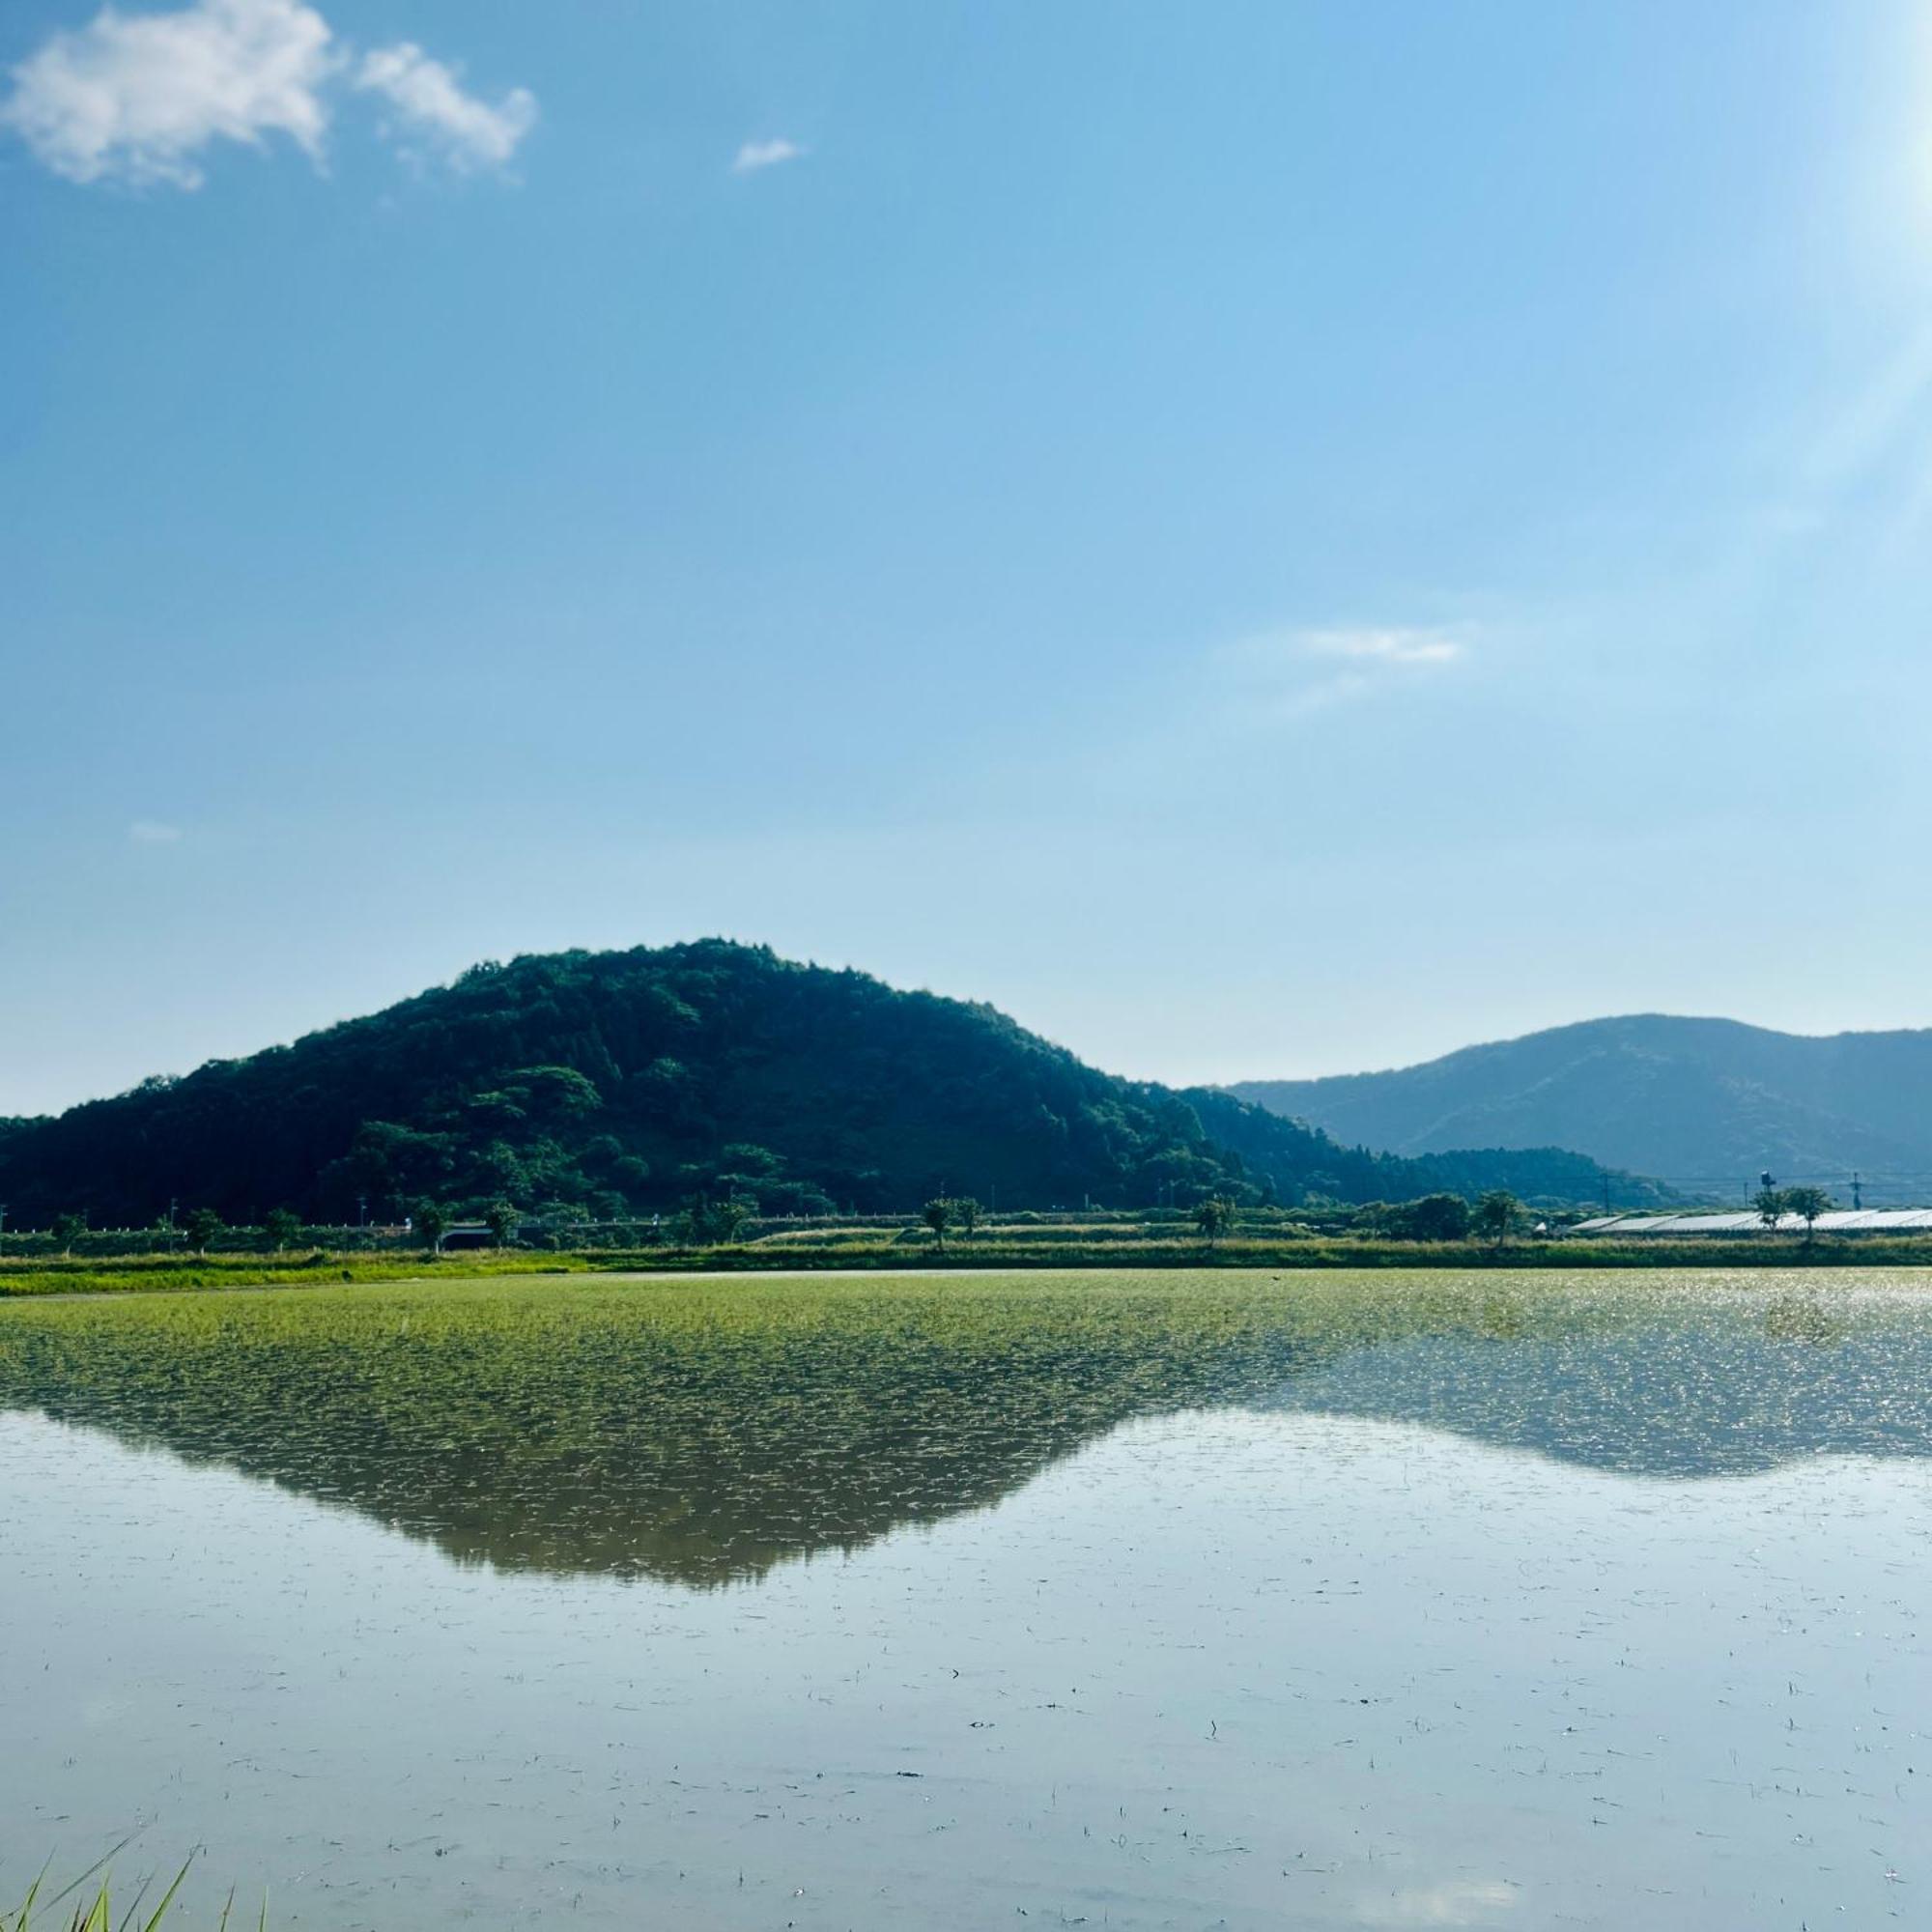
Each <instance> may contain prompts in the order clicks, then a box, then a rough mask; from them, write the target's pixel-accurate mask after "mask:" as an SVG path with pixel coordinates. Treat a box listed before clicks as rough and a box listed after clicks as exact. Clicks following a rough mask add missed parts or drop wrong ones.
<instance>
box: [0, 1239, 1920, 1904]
mask: <svg viewBox="0 0 1932 1932" xmlns="http://www.w3.org/2000/svg"><path fill="white" fill-rule="evenodd" d="M1928 1452H1932V1277H1925V1276H1918V1275H1909V1274H1900V1273H1884V1274H1882V1273H1879V1272H1877V1271H1873V1272H1871V1273H1864V1274H1861V1273H1859V1272H1855V1271H1847V1272H1844V1273H1825V1272H1822V1271H1805V1272H1804V1273H1796V1272H1794V1273H1792V1274H1789V1275H1780V1274H1773V1273H1765V1272H1758V1273H1754V1274H1750V1275H1738V1276H1721V1277H1720V1276H1713V1275H1693V1274H1689V1273H1685V1272H1671V1273H1665V1274H1659V1275H1656V1276H1645V1277H1631V1276H1604V1275H1598V1276H1576V1277H1564V1276H1560V1275H1555V1274H1552V1273H1550V1272H1548V1271H1539V1272H1535V1273H1527V1272H1526V1273H1523V1274H1520V1275H1513V1274H1510V1273H1508V1272H1504V1271H1484V1272H1482V1273H1480V1274H1474V1275H1467V1276H1456V1275H1445V1274H1439V1273H1433V1274H1412V1275H1389V1274H1382V1275H1373V1276H1347V1275H1333V1274H1328V1275H1314V1276H1295V1275H1267V1274H1240V1273H1234V1272H1223V1271H1214V1272H1204V1273H1198V1274H1185V1273H1178V1274H1151V1273H1146V1272H1138V1273H1136V1272H1122V1273H1115V1274H1106V1273H1094V1274H1064V1275H1040V1274H1030V1275H982V1276H970V1275H949V1276H937V1277H934V1276H924V1277H920V1276H906V1277H877V1276H872V1277H859V1278H848V1279H839V1280H831V1279H826V1278H796V1279H792V1280H769V1279H755V1280H754V1279H746V1278H735V1279H734V1278H717V1277H712V1278H706V1279H702V1280H693V1281H667V1280H662V1279H659V1280H638V1281H611V1280H603V1281H596V1280H592V1281H586V1280H584V1279H582V1278H581V1277H579V1278H552V1279H541V1278H538V1279H530V1280H526V1281H515V1280H506V1279H503V1278H497V1279H494V1280H488V1281H479V1282H456V1283H444V1284H436V1285H426V1286H393V1287H369V1286H360V1287H355V1288H353V1289H341V1290H302V1291H288V1292H272V1293H227V1294H206V1295H183V1296H175V1295H166V1296H162V1295H156V1296H129V1297H122V1298H114V1299H99V1300H91V1301H71V1302H64V1303H55V1302H45V1303H27V1302H18V1303H0V1539H3V1541H0V1555H4V1570H0V1577H4V1583H0V1699H4V1702H0V1903H4V1902H7V1901H8V1900H9V1899H10V1898H11V1897H12V1896H13V1895H14V1894H15V1893H18V1892H22V1891H24V1890H25V1889H26V1885H27V1883H28V1882H29V1881H30V1880H31V1877H32V1875H33V1873H34V1872H35V1871H37V1870H38V1869H39V1868H40V1866H41V1865H42V1864H43V1861H46V1860H47V1859H48V1858H49V1857H50V1856H51V1857H52V1859H53V1860H54V1862H55V1865H56V1867H57V1868H60V1869H63V1870H67V1871H77V1870H79V1869H80V1868H81V1867H82V1866H84V1865H86V1864H88V1863H90V1862H91V1861H93V1860H94V1859H96V1858H97V1857H99V1855H100V1854H101V1853H102V1852H103V1851H104V1850H106V1849H107V1848H108V1847H109V1846H111V1845H114V1844H116V1843H118V1842H119V1841H120V1840H122V1839H123V1838H125V1837H127V1836H128V1833H135V1834H136V1835H135V1836H134V1837H133V1839H132V1841H131V1843H129V1844H128V1847H127V1848H126V1849H125V1850H124V1851H123V1852H122V1853H121V1854H120V1855H119V1857H118V1859H117V1861H116V1864H117V1872H118V1873H119V1875H120V1876H121V1877H122V1878H123V1879H124V1880H125V1879H128V1878H131V1877H133V1876H135V1875H136V1874H137V1873H139V1872H143V1871H147V1870H152V1869H158V1868H160V1867H163V1866H165V1867H168V1868H169V1869H172V1867H173V1865H174V1864H176V1863H178V1862H179V1861H180V1859H181V1857H182V1856H183V1855H185V1853H186V1852H187V1851H188V1850H190V1849H193V1848H196V1847H199V1848H201V1849H200V1853H199V1858H198V1861H197V1867H198V1869H197V1877H196V1879H195V1880H194V1881H193V1882H192V1883H191V1887H190V1893H191V1896H190V1905H191V1908H192V1910H191V1912H190V1915H189V1918H187V1919H186V1920H185V1921H184V1923H186V1924H200V1923H204V1922H206V1923H209V1924H212V1923H213V1918H214V1916H215V1914H216V1912H217V1911H218V1906H219V1900H220V1898H221V1897H222V1895H224V1894H225V1892H226V1891H227V1889H228V1887H229V1885H230V1884H231V1883H233V1884H235V1885H236V1886H237V1887H238V1889H239V1892H240V1895H241V1897H243V1898H244V1899H249V1900H251V1901H252V1900H253V1899H254V1898H255V1897H256V1896H257V1895H258V1894H259V1893H260V1891H261V1890H262V1889H264V1888H266V1889H267V1890H268V1893H269V1897H270V1922H271V1923H273V1924H276V1925H280V1926H313V1927H326V1928H331V1932H337V1929H338V1928H350V1927H360V1926H368V1927H398V1926H405V1927H444V1926H457V1925H477V1926H490V1927H495V1926H515V1925H526V1924H536V1925H547V1926H548V1925H556V1926H562V1925H573V1926H576V1925H582V1926H663V1927H667V1928H670V1927H675V1928H705V1929H706V1932H708V1928H725V1927H729V1928H762V1927H772V1928H784V1927H796V1928H848V1927H860V1928H871V1927H894V1928H903V1927H912V1928H924V1927H933V1928H941V1927H943V1928H955V1927H957V1928H965V1927H984V1926H993V1925H1008V1924H1010V1925H1013V1926H1027V1925H1037V1924H1045V1925H1049V1926H1060V1925H1066V1924H1086V1925H1089V1926H1094V1927H1098V1926H1116V1927H1190V1928H1194V1927H1199V1928H1208V1927H1249V1926H1254V1927H1260V1926H1293V1927H1338V1928H1339V1927H1374V1926H1386V1927H1434V1926H1475V1927H1484V1926H1505V1927H1508V1926H1514V1927H1522V1928H1532V1927H1533V1928H1539V1932H1540V1929H1541V1928H1545V1927H1557V1926H1580V1927H1604V1928H1611V1927H1616V1928H1622V1927H1636V1926H1642V1927H1646V1928H1676V1927H1683V1928H1691V1927H1696V1928H1700V1932H1701V1928H1720V1929H1721V1928H1737V1932H1747V1928H1748V1929H1749V1932H1760V1928H1791V1932H1803V1928H1809V1929H1810V1932H1823V1928H1826V1927H1839V1926H1843V1927H1860V1926H1869V1925H1876V1924H1882V1923H1889V1922H1892V1921H1894V1920H1895V1921H1900V1922H1903V1923H1906V1924H1912V1923H1918V1924H1924V1923H1927V1922H1932V1857H1928V1855H1927V1852H1926V1850H1925V1848H1926V1847H1927V1846H1929V1845H1932V1740H1928V1737H1927V1730H1928V1727H1932V1658H1928V1654H1927V1649H1926V1644H1925V1636H1926V1631H1925V1618H1926V1614H1927V1606H1928V1605H1932V1510H1929V1509H1928V1504H1929V1503H1932V1461H1928ZM252 1910H253V1907H252V1904H251V1916H250V1918H249V1920H248V1922H249V1923H251V1924H252V1923H253V1918H252Z"/></svg>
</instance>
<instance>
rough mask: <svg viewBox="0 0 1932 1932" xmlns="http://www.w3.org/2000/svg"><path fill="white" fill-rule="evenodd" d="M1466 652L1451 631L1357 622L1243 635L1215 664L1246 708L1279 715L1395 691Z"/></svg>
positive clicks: (1296, 715) (1297, 714)
mask: <svg viewBox="0 0 1932 1932" xmlns="http://www.w3.org/2000/svg"><path fill="white" fill-rule="evenodd" d="M1459 628H1460V627H1459ZM1467 655H1468V647H1467V645H1466V644H1465V643H1464V642H1463V638H1462V637H1461V636H1459V635H1457V633H1456V632H1455V631H1452V630H1447V629H1439V630H1412V629H1407V628H1404V627H1401V626H1389V625H1352V626H1348V627H1346V628H1341V629H1333V630H1310V631H1281V632H1269V633H1266V634H1264V635H1263V636H1261V637H1254V638H1243V639H1240V641H1239V642H1237V643H1235V644H1231V645H1229V646H1227V647H1226V648H1224V649H1223V650H1221V651H1220V652H1219V653H1218V654H1217V664H1218V666H1219V668H1220V669H1221V671H1222V673H1223V675H1224V677H1225V679H1226V680H1227V681H1229V682H1230V683H1232V684H1233V686H1234V687H1235V689H1236V694H1237V696H1238V698H1239V700H1240V703H1241V705H1242V708H1243V709H1244V710H1246V711H1249V712H1256V711H1258V712H1259V713H1260V714H1261V715H1263V716H1264V717H1268V718H1272V719H1275V720H1280V719H1286V718H1300V717H1304V716H1306V715H1307V714H1308V713H1309V712H1311V711H1325V710H1327V709H1328V708H1329V707H1330V706H1331V705H1335V704H1340V703H1344V702H1346V701H1347V700H1349V699H1350V698H1355V697H1364V696H1368V695H1369V694H1371V693H1373V692H1375V691H1378V690H1381V689H1391V688H1394V687H1395V686H1397V685H1398V684H1402V683H1406V682H1408V681H1410V680H1412V679H1414V678H1416V677H1419V676H1425V675H1427V674H1429V673H1431V672H1435V671H1440V670H1442V669H1444V668H1446V667H1448V666H1450V665H1453V664H1456V663H1458V662H1459V661H1460V660H1462V659H1463V658H1464V657H1466V656H1467Z"/></svg>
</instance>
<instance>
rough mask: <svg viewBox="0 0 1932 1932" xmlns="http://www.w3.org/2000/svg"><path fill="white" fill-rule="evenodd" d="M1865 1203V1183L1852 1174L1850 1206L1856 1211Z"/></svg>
mask: <svg viewBox="0 0 1932 1932" xmlns="http://www.w3.org/2000/svg"><path fill="white" fill-rule="evenodd" d="M1864 1205H1865V1184H1864V1182H1863V1181H1862V1180H1861V1179H1859V1177H1858V1176H1857V1175H1856V1174H1854V1175H1853V1176H1852V1208H1853V1210H1854V1211H1855V1212H1856V1211H1857V1210H1858V1209H1859V1208H1862V1207H1863V1206H1864Z"/></svg>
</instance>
